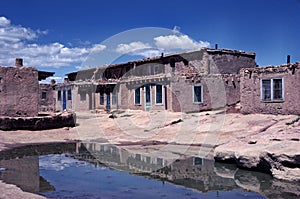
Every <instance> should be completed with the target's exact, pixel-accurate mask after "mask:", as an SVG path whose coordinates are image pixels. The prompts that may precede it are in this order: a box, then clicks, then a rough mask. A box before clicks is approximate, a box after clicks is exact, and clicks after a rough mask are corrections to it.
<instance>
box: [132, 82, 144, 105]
mask: <svg viewBox="0 0 300 199" xmlns="http://www.w3.org/2000/svg"><path fill="white" fill-rule="evenodd" d="M136 89H139V90H140V103H139V104H138V103H135V90H136ZM133 101H134V105H136V106H140V105H142V89H141V87H136V88H134V91H133Z"/></svg>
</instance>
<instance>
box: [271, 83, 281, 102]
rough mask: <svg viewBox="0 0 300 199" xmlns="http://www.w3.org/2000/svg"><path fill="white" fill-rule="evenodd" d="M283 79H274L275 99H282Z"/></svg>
mask: <svg viewBox="0 0 300 199" xmlns="http://www.w3.org/2000/svg"><path fill="white" fill-rule="evenodd" d="M282 96H283V95H282V79H273V99H274V100H282V99H283V97H282Z"/></svg>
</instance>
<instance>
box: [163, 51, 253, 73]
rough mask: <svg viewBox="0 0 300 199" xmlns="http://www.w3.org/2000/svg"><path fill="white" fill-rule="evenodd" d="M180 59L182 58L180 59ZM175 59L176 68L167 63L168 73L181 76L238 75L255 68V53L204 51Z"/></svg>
mask: <svg viewBox="0 0 300 199" xmlns="http://www.w3.org/2000/svg"><path fill="white" fill-rule="evenodd" d="M179 57H180V58H179ZM174 59H175V68H174V69H172V67H171V63H170V62H168V63H166V70H165V71H166V73H170V72H172V71H173V72H175V73H181V74H191V73H195V74H199V75H208V74H238V73H239V70H240V69H241V68H255V67H257V64H256V62H255V54H254V53H245V52H242V51H235V50H227V49H202V50H200V51H195V52H189V53H183V54H181V55H180V56H177V59H176V58H174Z"/></svg>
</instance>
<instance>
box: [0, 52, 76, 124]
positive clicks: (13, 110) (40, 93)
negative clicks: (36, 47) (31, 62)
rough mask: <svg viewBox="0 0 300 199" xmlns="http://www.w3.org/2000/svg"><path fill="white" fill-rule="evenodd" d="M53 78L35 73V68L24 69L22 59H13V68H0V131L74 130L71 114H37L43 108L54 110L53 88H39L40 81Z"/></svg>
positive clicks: (41, 73) (40, 86)
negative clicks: (68, 128)
mask: <svg viewBox="0 0 300 199" xmlns="http://www.w3.org/2000/svg"><path fill="white" fill-rule="evenodd" d="M53 74H54V73H53V72H45V71H38V70H37V69H36V68H34V67H25V66H23V60H22V59H21V58H17V59H16V65H15V66H13V67H2V66H0V130H19V129H26V130H41V129H50V128H60V127H64V126H75V122H76V120H75V118H74V114H73V113H71V114H54V112H53V111H54V110H51V111H52V113H49V114H47V115H44V116H42V115H41V114H39V111H41V110H44V109H45V108H44V107H47V108H46V109H47V111H49V110H50V109H51V107H53V108H54V106H55V105H54V103H55V98H54V96H53V94H54V91H53V87H51V86H45V85H39V81H40V80H43V79H46V78H47V77H50V76H52V75H53ZM46 91H47V92H46ZM50 105H51V106H50ZM49 107H50V109H49ZM53 108H52V109H53Z"/></svg>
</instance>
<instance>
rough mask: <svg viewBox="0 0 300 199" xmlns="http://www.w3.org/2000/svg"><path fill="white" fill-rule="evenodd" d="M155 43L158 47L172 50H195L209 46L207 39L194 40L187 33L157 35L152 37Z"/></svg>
mask: <svg viewBox="0 0 300 199" xmlns="http://www.w3.org/2000/svg"><path fill="white" fill-rule="evenodd" d="M154 41H155V45H156V46H157V47H158V48H161V49H166V50H172V49H183V50H197V49H200V48H203V47H209V45H210V44H209V42H207V41H199V42H197V41H194V40H192V39H191V38H190V37H189V36H187V35H167V36H159V37H155V38H154Z"/></svg>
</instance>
